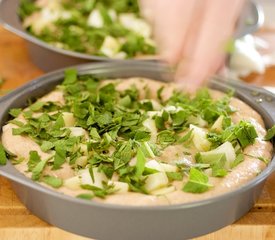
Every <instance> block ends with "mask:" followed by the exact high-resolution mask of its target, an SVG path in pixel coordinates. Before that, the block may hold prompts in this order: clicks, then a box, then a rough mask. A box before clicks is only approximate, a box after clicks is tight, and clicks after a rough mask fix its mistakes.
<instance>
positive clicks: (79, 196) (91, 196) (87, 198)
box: [76, 193, 94, 200]
mask: <svg viewBox="0 0 275 240" xmlns="http://www.w3.org/2000/svg"><path fill="white" fill-rule="evenodd" d="M76 197H77V198H81V199H85V200H91V199H92V198H94V195H93V194H89V193H81V194H78V195H77V196H76Z"/></svg>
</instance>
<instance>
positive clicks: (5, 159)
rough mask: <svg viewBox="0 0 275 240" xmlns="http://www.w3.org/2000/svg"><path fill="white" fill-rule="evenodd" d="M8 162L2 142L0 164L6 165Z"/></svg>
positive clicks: (0, 145)
mask: <svg viewBox="0 0 275 240" xmlns="http://www.w3.org/2000/svg"><path fill="white" fill-rule="evenodd" d="M6 163H7V155H6V152H5V149H4V147H3V145H2V144H1V143H0V165H5V164H6Z"/></svg>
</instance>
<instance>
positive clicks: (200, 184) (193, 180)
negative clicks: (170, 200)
mask: <svg viewBox="0 0 275 240" xmlns="http://www.w3.org/2000/svg"><path fill="white" fill-rule="evenodd" d="M210 187H212V185H211V184H209V183H208V177H207V175H205V174H204V173H203V172H202V171H200V170H198V169H196V168H191V169H190V172H189V180H188V182H187V183H186V184H185V185H184V187H183V189H182V190H183V191H184V192H190V193H203V192H206V191H207V190H208V189H209V188H210Z"/></svg>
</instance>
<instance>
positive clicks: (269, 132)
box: [264, 125, 275, 141]
mask: <svg viewBox="0 0 275 240" xmlns="http://www.w3.org/2000/svg"><path fill="white" fill-rule="evenodd" d="M274 136H275V125H274V126H272V128H270V129H268V130H267V133H266V135H265V137H264V140H265V141H269V140H271V139H272V138H274Z"/></svg>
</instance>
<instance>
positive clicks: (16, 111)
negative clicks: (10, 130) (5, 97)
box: [9, 108, 22, 117]
mask: <svg viewBox="0 0 275 240" xmlns="http://www.w3.org/2000/svg"><path fill="white" fill-rule="evenodd" d="M21 112H22V109H21V108H12V109H11V110H10V111H9V114H10V115H11V116H13V117H18V116H19V114H20V113H21Z"/></svg>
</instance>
